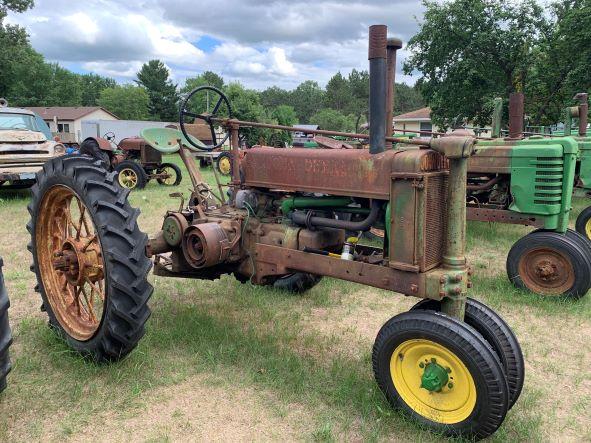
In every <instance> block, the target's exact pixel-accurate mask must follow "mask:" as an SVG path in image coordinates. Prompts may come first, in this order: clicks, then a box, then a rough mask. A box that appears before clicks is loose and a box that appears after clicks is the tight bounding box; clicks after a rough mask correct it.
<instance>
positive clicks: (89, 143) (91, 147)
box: [79, 138, 111, 169]
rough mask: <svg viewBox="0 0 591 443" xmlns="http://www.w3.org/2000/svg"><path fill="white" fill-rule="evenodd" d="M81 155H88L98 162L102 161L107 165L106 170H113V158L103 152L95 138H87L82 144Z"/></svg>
mask: <svg viewBox="0 0 591 443" xmlns="http://www.w3.org/2000/svg"><path fill="white" fill-rule="evenodd" d="M79 153H80V154H81V155H88V156H90V157H92V158H95V159H97V160H101V161H102V162H103V163H104V164H105V168H107V169H110V168H111V157H110V156H109V154H108V153H107V152H105V151H103V150H102V149H101V148H100V146H99V144H98V142H97V141H96V140H95V139H94V138H87V139H86V140H84V141H83V142H82V143H81V144H80V150H79Z"/></svg>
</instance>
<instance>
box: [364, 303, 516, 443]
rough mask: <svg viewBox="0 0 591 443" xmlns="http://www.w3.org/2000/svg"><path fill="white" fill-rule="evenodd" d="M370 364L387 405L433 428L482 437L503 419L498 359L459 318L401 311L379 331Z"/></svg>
mask: <svg viewBox="0 0 591 443" xmlns="http://www.w3.org/2000/svg"><path fill="white" fill-rule="evenodd" d="M372 362H373V370H374V375H375V378H376V381H377V383H378V386H379V387H380V389H381V390H382V392H383V393H384V395H385V396H386V398H387V399H388V401H389V402H390V404H391V405H392V406H394V407H395V408H398V409H401V410H402V411H403V412H404V413H405V414H407V415H409V416H410V417H411V418H414V419H415V420H417V421H418V422H419V423H420V424H422V425H425V426H427V427H429V428H431V429H432V430H434V431H436V432H440V433H442V434H444V435H446V436H461V437H464V438H467V439H482V438H485V437H487V436H489V435H491V434H492V433H494V432H495V431H496V430H497V429H498V428H499V426H500V425H501V423H502V422H503V420H504V419H505V415H506V414H507V410H508V408H509V388H508V386H507V380H506V378H505V374H504V372H503V368H502V366H501V363H500V361H499V359H498V357H497V356H496V354H495V352H494V351H493V349H492V348H491V347H490V345H489V344H488V343H487V342H486V340H485V339H484V338H483V337H482V336H481V335H480V334H478V332H476V331H475V330H474V329H473V328H472V327H470V326H468V325H466V324H465V323H463V322H460V321H458V320H456V319H453V318H451V317H448V316H446V315H444V314H441V313H437V312H434V311H410V312H405V313H402V314H399V315H397V316H395V317H393V318H391V319H390V320H389V321H388V322H386V324H385V325H384V326H383V327H382V328H381V330H380V332H379V333H378V335H377V337H376V341H375V344H374V347H373V354H372Z"/></svg>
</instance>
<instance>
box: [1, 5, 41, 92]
mask: <svg viewBox="0 0 591 443" xmlns="http://www.w3.org/2000/svg"><path fill="white" fill-rule="evenodd" d="M32 6H33V0H0V66H1V68H0V97H6V98H9V97H11V93H10V89H11V87H12V84H13V83H14V81H15V73H16V69H17V68H16V66H17V65H18V64H19V60H20V59H21V58H22V57H26V56H27V55H29V54H28V50H29V49H30V45H29V43H28V41H27V33H26V32H25V30H24V29H23V28H21V27H20V26H14V25H4V19H5V18H6V14H7V13H8V11H14V12H24V11H26V10H27V9H29V8H31V7H32Z"/></svg>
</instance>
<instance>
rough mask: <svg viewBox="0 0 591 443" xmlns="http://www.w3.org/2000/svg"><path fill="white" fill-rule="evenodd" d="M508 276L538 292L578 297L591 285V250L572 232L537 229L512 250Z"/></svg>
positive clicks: (519, 284)
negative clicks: (564, 232) (563, 232)
mask: <svg viewBox="0 0 591 443" xmlns="http://www.w3.org/2000/svg"><path fill="white" fill-rule="evenodd" d="M507 276H508V277H509V280H510V281H511V282H512V283H513V284H514V285H515V286H516V287H518V288H521V289H527V290H529V291H531V292H534V293H536V294H540V295H544V296H554V297H566V298H572V299H577V298H580V297H582V296H583V295H585V294H586V293H587V291H588V290H589V287H590V286H591V250H590V249H589V247H587V246H586V245H585V244H584V242H582V241H580V240H579V241H577V240H576V239H574V238H573V235H572V234H569V235H565V234H560V233H557V232H552V231H534V232H532V233H530V234H528V235H526V236H525V237H523V238H521V239H519V240H517V242H515V244H514V245H513V247H512V248H511V250H510V251H509V255H508V256H507Z"/></svg>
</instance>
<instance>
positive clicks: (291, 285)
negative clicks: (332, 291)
mask: <svg viewBox="0 0 591 443" xmlns="http://www.w3.org/2000/svg"><path fill="white" fill-rule="evenodd" d="M321 279H322V277H321V276H319V275H314V274H308V273H306V272H296V273H294V274H290V275H286V276H285V277H281V278H279V279H277V280H275V283H273V287H274V288H276V289H281V290H282V291H288V292H293V293H294V294H301V293H303V292H306V291H307V290H309V289H312V288H313V287H314V286H316V285H317V284H318V282H320V280H321Z"/></svg>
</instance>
